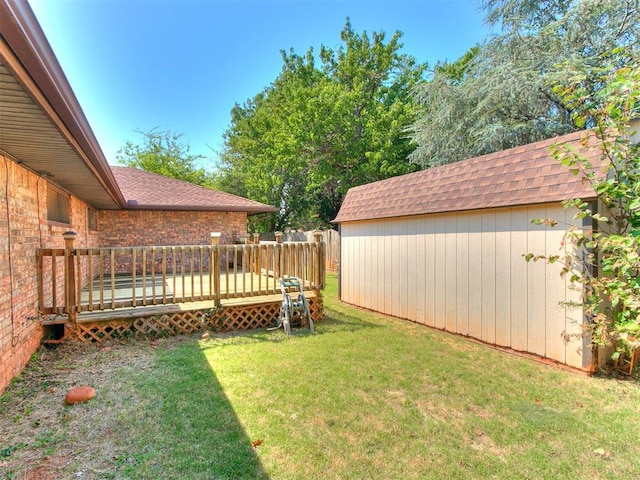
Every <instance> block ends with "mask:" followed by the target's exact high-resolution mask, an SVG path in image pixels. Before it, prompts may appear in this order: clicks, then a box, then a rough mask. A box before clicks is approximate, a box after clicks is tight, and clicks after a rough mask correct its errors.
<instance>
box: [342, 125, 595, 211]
mask: <svg viewBox="0 0 640 480" xmlns="http://www.w3.org/2000/svg"><path fill="white" fill-rule="evenodd" d="M584 138H585V132H584V131H583V132H575V133H571V134H568V135H564V136H561V137H556V138H553V139H549V140H543V141H540V142H536V143H531V144H528V145H523V146H520V147H515V148H510V149H508V150H502V151H500V152H495V153H491V154H488V155H483V156H480V157H475V158H471V159H468V160H463V161H461V162H457V163H452V164H448V165H443V166H440V167H434V168H430V169H427V170H422V171H420V172H415V173H410V174H407V175H402V176H399V177H393V178H389V179H386V180H381V181H379V182H374V183H370V184H367V185H361V186H359V187H354V188H351V189H349V191H348V192H347V195H346V197H345V199H344V202H343V203H342V206H341V208H340V211H339V212H338V216H337V217H336V218H335V220H334V222H335V223H340V222H348V221H356V220H370V219H378V218H392V217H399V216H408V215H421V214H428V213H445V212H456V211H465V210H475V209H481V208H495V207H507V206H517V205H529V204H539V203H550V202H560V201H562V200H567V199H571V198H582V199H590V198H595V194H594V192H593V189H591V188H590V187H589V185H588V184H585V183H583V182H582V180H581V177H580V176H575V175H573V174H572V173H571V172H570V171H569V170H568V169H567V168H566V167H564V166H562V165H561V164H560V163H559V162H558V161H557V160H555V159H554V158H553V157H551V155H550V154H549V147H550V146H551V145H553V144H565V143H571V144H572V145H573V146H574V147H575V148H577V149H578V150H579V151H580V152H581V153H582V154H583V155H585V156H587V157H588V158H589V159H590V161H591V162H592V164H593V165H600V156H601V153H600V150H599V149H598V148H597V146H596V145H595V137H593V136H591V137H590V142H589V144H588V145H587V146H586V147H585V146H583V145H582V144H581V140H582V139H584Z"/></svg>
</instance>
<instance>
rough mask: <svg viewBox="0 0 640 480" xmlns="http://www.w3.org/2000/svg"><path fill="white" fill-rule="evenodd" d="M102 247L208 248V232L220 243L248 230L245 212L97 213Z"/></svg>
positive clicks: (228, 241) (129, 211)
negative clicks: (186, 246)
mask: <svg viewBox="0 0 640 480" xmlns="http://www.w3.org/2000/svg"><path fill="white" fill-rule="evenodd" d="M98 231H99V235H100V241H101V243H102V245H101V246H103V247H113V246H132V245H140V246H153V245H155V246H163V245H209V244H210V243H211V237H210V234H211V232H221V233H222V236H221V237H220V243H221V244H224V243H231V241H232V239H231V237H232V235H233V234H234V233H235V234H244V233H246V231H247V214H246V213H245V212H228V213H226V212H185V211H180V212H176V211H138V210H127V211H124V210H103V211H100V212H99V214H98Z"/></svg>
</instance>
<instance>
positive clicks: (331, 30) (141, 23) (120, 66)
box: [29, 0, 488, 168]
mask: <svg viewBox="0 0 640 480" xmlns="http://www.w3.org/2000/svg"><path fill="white" fill-rule="evenodd" d="M29 3H30V4H31V6H32V8H33V10H34V12H35V14H36V17H37V18H38V21H39V22H40V25H41V26H42V29H43V30H44V32H45V35H46V36H47V38H48V40H49V43H50V44H51V46H52V48H53V51H54V52H55V54H56V56H57V58H58V61H59V62H60V64H61V65H62V68H63V70H64V72H65V74H66V76H67V79H68V80H69V83H70V84H71V87H72V88H73V90H74V92H75V94H76V97H77V98H78V100H79V102H80V105H81V106H82V109H83V111H84V113H85V115H86V116H87V119H88V120H89V123H90V125H91V127H92V128H93V131H94V134H95V135H96V138H97V139H98V141H99V143H100V146H101V147H102V150H103V152H104V154H105V156H106V158H107V160H108V161H109V163H110V164H116V160H115V156H116V152H117V150H118V149H119V148H121V147H122V146H123V145H124V143H125V141H127V140H131V141H133V142H134V143H140V142H142V137H141V136H140V135H139V134H137V133H135V130H141V131H149V130H151V129H152V128H155V127H157V128H158V129H159V130H163V131H164V130H170V131H172V132H175V133H181V134H183V135H184V136H183V139H184V140H186V141H187V142H188V143H189V146H190V148H191V150H190V152H191V153H193V154H202V155H205V156H206V157H207V158H209V159H211V160H209V161H206V162H204V163H203V165H204V166H205V167H207V168H213V166H214V165H215V159H216V158H217V156H216V152H217V151H219V150H220V149H221V147H222V134H223V132H224V131H225V129H226V128H227V127H228V126H229V121H230V111H231V108H232V107H233V105H234V104H235V103H242V102H244V101H246V100H247V99H249V98H252V97H254V96H255V95H256V94H257V93H259V92H260V91H261V90H262V89H263V88H265V87H266V86H268V85H269V84H270V83H271V82H272V81H273V80H274V79H275V78H276V77H277V75H278V74H279V72H280V69H281V67H282V60H281V56H280V51H281V50H287V51H288V50H289V49H290V48H293V49H294V51H295V52H296V53H298V54H303V53H305V52H306V51H307V50H308V48H309V47H313V48H314V50H315V51H318V50H319V47H320V45H326V46H328V47H332V48H336V47H338V46H339V45H340V31H341V30H342V28H343V27H344V24H345V20H346V18H347V17H349V18H350V21H351V25H352V27H353V29H354V31H356V32H357V33H362V32H363V31H367V32H369V33H370V32H372V31H376V32H380V31H384V32H386V34H387V39H389V38H390V37H391V36H392V35H393V33H394V32H395V31H396V30H399V31H401V32H402V33H403V37H402V43H403V44H404V47H403V49H402V53H406V54H410V55H413V56H414V57H415V58H416V59H417V60H418V61H420V62H428V63H429V64H430V65H433V64H434V63H435V62H436V61H437V60H445V59H448V60H455V59H456V58H458V57H460V56H461V55H462V54H463V53H464V52H465V51H466V50H467V49H468V48H469V47H471V46H472V45H474V44H475V43H477V42H480V41H482V40H483V39H484V38H485V37H486V36H487V34H488V28H487V27H486V26H485V25H484V23H483V14H482V12H480V11H479V5H478V3H477V1H476V0H368V1H367V0H351V1H346V0H345V1H342V0H29Z"/></svg>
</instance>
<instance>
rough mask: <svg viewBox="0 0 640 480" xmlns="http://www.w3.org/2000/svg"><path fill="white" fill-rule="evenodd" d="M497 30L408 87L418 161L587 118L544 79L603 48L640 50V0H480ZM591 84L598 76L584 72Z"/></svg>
mask: <svg viewBox="0 0 640 480" xmlns="http://www.w3.org/2000/svg"><path fill="white" fill-rule="evenodd" d="M483 6H484V8H485V11H486V12H487V21H488V22H489V24H490V25H491V26H493V27H494V28H495V29H496V30H497V31H498V34H497V35H495V36H494V37H491V38H489V39H488V40H487V41H486V42H485V43H484V44H483V45H482V46H481V47H480V48H478V49H477V50H473V49H472V50H470V51H469V52H467V53H466V54H465V55H464V56H463V57H462V58H460V59H459V60H458V61H456V62H454V63H453V64H450V65H449V64H445V67H446V68H436V69H435V71H434V72H433V77H432V79H431V81H429V82H426V83H424V84H422V85H420V86H419V87H418V88H417V89H416V98H417V100H418V101H419V102H420V104H421V105H422V114H421V115H420V117H419V118H418V120H417V121H416V122H415V123H414V124H413V125H412V126H411V129H410V132H411V136H412V138H413V140H414V141H415V142H416V143H417V144H418V147H417V148H416V150H415V151H414V152H413V153H412V154H411V160H412V161H413V162H415V163H417V164H419V165H421V166H422V167H429V166H433V165H440V164H444V163H451V162H455V161H459V160H463V159H465V158H469V157H473V156H476V155H482V154H486V153H491V152H495V151H498V150H502V149H505V148H510V147H514V146H518V145H523V144H526V143H531V142H534V141H538V140H542V139H546V138H550V137H553V136H556V135H561V134H564V133H568V132H571V131H574V130H576V129H581V128H585V127H588V126H589V124H588V123H587V124H586V125H580V124H576V123H574V118H575V117H573V116H572V110H571V107H570V106H568V105H566V104H565V103H564V102H563V101H562V99H560V98H559V97H558V95H557V94H556V92H554V91H553V89H552V88H551V85H554V84H556V83H558V82H560V81H565V80H566V78H567V76H568V75H569V74H570V72H569V71H568V70H567V62H571V63H575V62H577V61H580V62H582V63H583V64H585V65H590V66H592V67H598V66H599V65H600V64H599V63H598V62H600V61H601V60H602V58H603V54H604V53H605V52H609V51H611V50H613V49H614V48H617V47H627V48H629V50H630V52H632V53H633V54H635V55H636V56H637V55H638V46H639V45H640V9H639V8H638V3H637V1H629V0H584V1H575V0H548V1H544V2H540V1H537V0H485V1H484V2H483ZM585 87H588V88H589V90H590V91H591V92H592V93H594V94H595V93H596V92H597V90H598V89H599V88H600V87H601V86H600V84H599V83H598V81H597V79H596V78H585Z"/></svg>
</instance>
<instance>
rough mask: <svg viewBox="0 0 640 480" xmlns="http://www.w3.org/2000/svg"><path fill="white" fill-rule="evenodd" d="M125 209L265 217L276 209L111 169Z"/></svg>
mask: <svg viewBox="0 0 640 480" xmlns="http://www.w3.org/2000/svg"><path fill="white" fill-rule="evenodd" d="M111 170H112V172H113V175H114V176H115V178H116V181H117V183H118V186H119V187H120V190H121V191H122V194H123V195H124V198H125V199H126V201H127V208H129V209H137V210H208V211H216V212H247V213H249V214H254V213H266V212H276V211H277V210H278V209H277V208H275V207H271V206H269V205H265V204H263V203H259V202H254V201H253V200H248V199H246V198H243V197H238V196H237V195H232V194H230V193H225V192H220V191H218V190H212V189H209V188H205V187H201V186H199V185H194V184H192V183H189V182H184V181H182V180H176V179H175V178H168V177H164V176H162V175H158V174H156V173H150V172H145V171H143V170H138V169H136V168H132V167H113V166H112V167H111Z"/></svg>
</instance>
